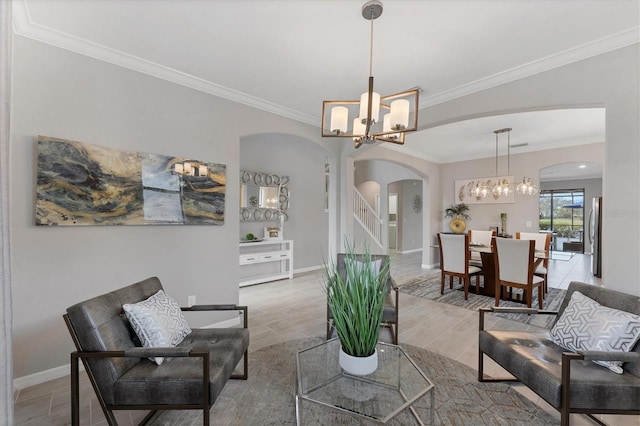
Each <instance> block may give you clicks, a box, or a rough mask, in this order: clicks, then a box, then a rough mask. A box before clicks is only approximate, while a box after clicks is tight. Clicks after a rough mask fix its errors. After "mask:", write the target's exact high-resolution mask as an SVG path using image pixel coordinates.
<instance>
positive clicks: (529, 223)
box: [525, 220, 531, 228]
mask: <svg viewBox="0 0 640 426" xmlns="http://www.w3.org/2000/svg"><path fill="white" fill-rule="evenodd" d="M525 226H526V227H527V228H531V221H530V220H528V221H527V222H526V223H525Z"/></svg>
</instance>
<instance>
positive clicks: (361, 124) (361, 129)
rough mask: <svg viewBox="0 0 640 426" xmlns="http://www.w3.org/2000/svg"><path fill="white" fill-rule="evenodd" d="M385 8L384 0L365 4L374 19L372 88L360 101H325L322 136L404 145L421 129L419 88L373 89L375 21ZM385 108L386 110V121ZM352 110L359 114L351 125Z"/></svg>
mask: <svg viewBox="0 0 640 426" xmlns="http://www.w3.org/2000/svg"><path fill="white" fill-rule="evenodd" d="M382 9H383V7H382V3H381V2H380V1H377V0H371V1H368V2H367V3H365V4H364V6H362V17H363V18H365V19H367V20H369V21H370V22H371V37H370V49H369V86H368V90H367V91H366V92H364V93H363V94H362V96H360V100H359V101H358V100H347V101H324V102H323V103H322V136H323V137H341V138H352V139H353V141H354V144H355V147H356V148H360V147H361V146H362V144H371V143H374V142H376V141H381V142H391V143H395V144H398V145H402V144H404V135H405V133H407V132H415V131H416V130H417V129H418V92H419V89H417V88H416V89H412V90H407V91H405V92H400V93H396V94H393V95H388V96H380V94H379V93H377V92H374V91H373V21H374V20H375V19H376V18H379V17H380V15H382ZM381 110H383V112H386V113H385V114H384V116H383V118H382V122H381V121H380V112H381ZM351 114H355V118H354V119H353V122H352V123H353V124H352V127H351V129H349V124H350V122H349V116H350V115H351ZM412 115H413V117H412ZM352 116H353V115H352ZM327 118H328V119H327Z"/></svg>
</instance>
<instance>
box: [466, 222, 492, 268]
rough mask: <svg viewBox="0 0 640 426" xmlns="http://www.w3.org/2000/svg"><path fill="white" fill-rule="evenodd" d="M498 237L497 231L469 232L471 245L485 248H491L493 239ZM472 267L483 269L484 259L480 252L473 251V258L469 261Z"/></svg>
mask: <svg viewBox="0 0 640 426" xmlns="http://www.w3.org/2000/svg"><path fill="white" fill-rule="evenodd" d="M495 236H496V231H480V230H477V229H470V230H469V243H470V244H474V243H475V244H482V245H483V246H487V247H491V239H492V238H493V237H495ZM469 264H470V265H471V266H477V267H479V268H481V267H482V257H481V256H480V253H479V252H475V251H472V252H471V258H470V260H469Z"/></svg>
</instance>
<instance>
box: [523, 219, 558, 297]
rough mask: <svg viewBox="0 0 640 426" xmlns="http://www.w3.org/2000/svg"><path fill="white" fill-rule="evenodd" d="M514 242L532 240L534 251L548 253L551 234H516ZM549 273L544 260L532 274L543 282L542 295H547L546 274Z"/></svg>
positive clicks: (547, 262) (547, 261) (547, 265)
mask: <svg viewBox="0 0 640 426" xmlns="http://www.w3.org/2000/svg"><path fill="white" fill-rule="evenodd" d="M516 240H533V241H535V242H536V250H540V251H545V252H547V251H549V247H551V234H549V233H547V234H538V233H534V232H516ZM548 271H549V259H544V260H543V261H542V263H540V264H539V265H538V267H537V268H536V270H535V272H534V274H535V275H537V276H539V277H542V279H543V280H544V282H543V284H542V285H543V293H544V294H547V292H548V286H547V274H548Z"/></svg>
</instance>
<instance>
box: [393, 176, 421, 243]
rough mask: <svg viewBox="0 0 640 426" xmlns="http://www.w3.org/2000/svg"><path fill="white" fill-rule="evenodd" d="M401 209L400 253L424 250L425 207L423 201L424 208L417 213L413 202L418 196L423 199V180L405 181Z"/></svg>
mask: <svg viewBox="0 0 640 426" xmlns="http://www.w3.org/2000/svg"><path fill="white" fill-rule="evenodd" d="M400 194H401V202H399V209H400V211H401V212H402V213H401V215H400V216H399V219H398V222H399V225H398V226H399V237H398V251H399V252H409V251H416V250H422V212H423V211H424V208H425V205H424V200H422V208H421V209H420V210H419V211H418V212H416V211H415V210H414V208H413V202H414V199H415V197H416V195H419V196H420V197H422V180H413V179H412V180H403V181H402V191H401V193H400Z"/></svg>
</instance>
